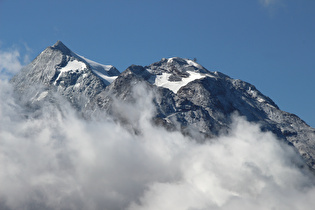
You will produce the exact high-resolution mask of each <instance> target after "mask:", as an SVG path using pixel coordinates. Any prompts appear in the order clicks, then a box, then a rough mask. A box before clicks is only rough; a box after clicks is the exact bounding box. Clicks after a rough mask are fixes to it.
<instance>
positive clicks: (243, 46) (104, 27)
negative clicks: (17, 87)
mask: <svg viewBox="0 0 315 210" xmlns="http://www.w3.org/2000/svg"><path fill="white" fill-rule="evenodd" d="M314 11H315V1H313V0H299V1H297V0H239V1H235V0H230V1H227V0H203V1H202V0H194V1H188V0H168V1H167V0H155V1H153V0H111V1H106V0H85V1H84V0H62V1H61V0H28V1H25V0H0V53H2V54H4V53H6V52H16V51H18V52H19V54H18V53H17V54H16V56H17V57H18V55H20V56H19V59H20V61H21V62H22V63H24V64H25V63H27V62H29V61H31V60H32V59H34V58H35V57H36V56H37V55H38V54H39V53H40V52H41V51H43V50H44V49H45V48H46V47H47V46H50V45H53V44H54V43H55V42H56V41H57V40H61V41H62V42H63V43H64V44H66V45H67V46H68V47H69V48H70V49H71V50H73V51H74V52H76V53H78V54H80V55H83V56H85V57H87V58H89V59H91V60H95V61H97V62H99V63H103V64H111V65H114V66H115V67H116V68H118V69H119V70H120V71H124V70H125V69H126V68H127V67H128V66H129V65H131V64H138V65H149V64H151V63H153V62H155V61H159V60H160V59H161V58H163V57H174V56H178V57H185V58H197V61H198V63H200V64H201V65H203V66H204V67H206V68H207V69H208V70H210V71H215V70H216V71H220V72H223V73H225V74H227V75H229V76H230V77H233V78H237V79H241V80H244V81H246V82H249V83H251V84H253V85H255V86H256V87H257V89H258V90H260V91H261V92H262V93H263V94H265V95H267V96H269V97H270V98H271V99H273V100H274V101H275V102H276V103H277V104H278V106H279V107H280V108H281V109H282V110H284V111H288V112H291V113H294V114H297V115H298V116H300V117H301V118H302V119H303V120H304V121H306V122H307V123H308V124H310V125H311V126H312V127H315V110H314V108H315V96H314V90H315V82H314V79H315V12H314ZM2 62H4V60H2ZM17 67H18V65H17Z"/></svg>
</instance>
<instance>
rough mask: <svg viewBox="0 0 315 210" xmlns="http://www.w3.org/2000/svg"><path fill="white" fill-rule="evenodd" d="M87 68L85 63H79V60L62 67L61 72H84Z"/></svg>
mask: <svg viewBox="0 0 315 210" xmlns="http://www.w3.org/2000/svg"><path fill="white" fill-rule="evenodd" d="M85 68H86V65H85V63H83V62H80V61H77V60H73V61H69V62H68V64H67V65H66V66H65V67H62V68H61V69H59V71H61V72H67V71H77V70H78V71H82V70H84V69H85Z"/></svg>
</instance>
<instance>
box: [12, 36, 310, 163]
mask: <svg viewBox="0 0 315 210" xmlns="http://www.w3.org/2000/svg"><path fill="white" fill-rule="evenodd" d="M12 83H13V84H14V85H15V87H16V89H17V90H18V92H20V93H23V92H31V93H32V94H31V97H30V96H28V98H30V99H31V100H32V102H34V101H36V100H37V101H38V100H39V101H40V100H42V99H43V98H45V97H48V96H47V95H49V94H50V93H53V92H58V93H60V94H61V95H63V96H65V98H66V99H67V100H69V101H70V103H71V104H72V105H73V106H74V107H76V108H77V110H79V112H80V113H82V114H83V115H84V116H85V117H87V118H89V117H91V116H92V115H96V116H102V115H99V112H104V111H106V112H107V113H109V114H111V115H112V116H113V117H114V118H116V119H117V120H118V121H119V122H123V123H124V124H125V125H129V126H131V127H132V129H134V130H137V126H136V125H132V122H129V121H128V119H127V118H126V116H124V114H123V113H121V112H120V111H119V110H117V107H115V100H121V101H131V102H132V101H135V100H138V99H137V98H135V97H134V95H133V94H132V92H133V87H136V86H137V85H138V84H140V83H141V84H142V85H144V86H145V89H147V90H148V91H151V92H153V93H154V94H153V103H154V105H155V108H156V113H155V115H154V116H153V121H154V122H155V123H156V124H159V125H163V126H165V127H166V128H168V129H170V130H181V131H182V132H183V133H185V134H187V135H195V134H196V132H197V133H199V134H200V135H201V136H204V137H213V136H217V135H219V133H221V132H228V130H229V126H230V123H231V122H232V118H233V116H234V115H235V113H237V114H239V115H241V116H245V117H246V118H247V120H248V121H251V122H256V123H259V124H260V125H261V128H262V129H263V130H266V131H272V132H273V133H274V134H276V135H277V136H278V137H279V138H280V139H282V140H284V141H286V142H287V143H289V144H291V145H293V146H294V147H295V148H296V150H297V151H298V152H299V154H300V155H301V156H302V157H303V158H304V160H305V161H306V163H307V164H308V165H309V166H310V167H311V168H313V169H315V162H314V161H315V129H314V128H311V127H309V126H308V125H307V124H306V123H305V122H304V121H303V120H301V119H300V118H299V117H297V116H296V115H294V114H290V113H287V112H284V111H282V110H280V109H279V107H278V106H277V105H276V104H275V103H274V102H273V101H272V100H271V99H270V98H268V97H267V96H265V95H263V94H262V93H261V92H259V91H258V90H257V89H256V88H255V87H254V86H253V85H251V84H249V83H246V82H244V81H241V80H235V79H232V78H230V77H228V76H227V75H224V74H222V73H220V72H210V71H208V70H207V69H205V68H204V67H202V66H201V65H200V64H198V63H196V62H195V61H192V60H190V59H183V58H177V57H175V58H169V59H165V58H164V59H162V60H161V61H159V62H156V63H153V64H151V65H149V66H137V65H132V66H130V67H129V68H127V69H126V70H125V71H124V72H122V73H119V72H118V71H117V69H115V68H114V67H112V66H104V65H101V64H97V63H95V62H92V61H90V60H88V59H86V58H84V57H82V56H78V55H76V54H74V53H73V52H71V50H69V49H68V48H67V47H66V46H64V45H63V44H62V43H61V42H57V43H56V44H55V45H54V46H52V47H48V48H47V49H46V50H45V51H43V52H42V53H41V54H40V55H39V56H38V57H37V58H36V59H35V60H34V61H33V62H32V63H31V64H30V65H28V66H27V67H25V68H24V69H23V70H22V71H21V73H19V74H18V75H16V76H15V77H14V78H13V79H12ZM34 84H41V85H42V86H44V89H41V91H40V90H37V89H36V91H35V92H34V91H29V90H31V89H32V88H33V86H34Z"/></svg>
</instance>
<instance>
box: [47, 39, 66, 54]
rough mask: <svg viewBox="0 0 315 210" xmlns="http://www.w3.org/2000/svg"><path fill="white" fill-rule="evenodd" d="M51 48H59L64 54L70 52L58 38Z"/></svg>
mask: <svg viewBox="0 0 315 210" xmlns="http://www.w3.org/2000/svg"><path fill="white" fill-rule="evenodd" d="M51 48H53V49H56V50H60V51H62V52H64V53H66V54H70V53H71V50H70V49H69V48H68V47H67V46H66V45H64V44H63V43H62V42H61V41H60V40H58V41H57V42H56V43H55V44H54V45H53V46H52V47H51Z"/></svg>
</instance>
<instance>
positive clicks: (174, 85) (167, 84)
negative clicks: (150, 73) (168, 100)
mask: <svg viewBox="0 0 315 210" xmlns="http://www.w3.org/2000/svg"><path fill="white" fill-rule="evenodd" d="M187 73H189V77H187V78H182V80H181V81H169V77H170V76H171V75H172V74H169V73H163V74H162V75H157V76H156V78H155V82H154V85H156V86H159V87H164V88H167V89H170V90H171V91H173V92H174V93H177V92H178V90H179V89H180V88H181V87H183V86H185V85H187V84H188V83H189V82H192V81H194V80H196V79H201V78H204V77H205V76H206V75H204V74H200V73H197V72H193V71H189V72H188V71H187Z"/></svg>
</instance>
